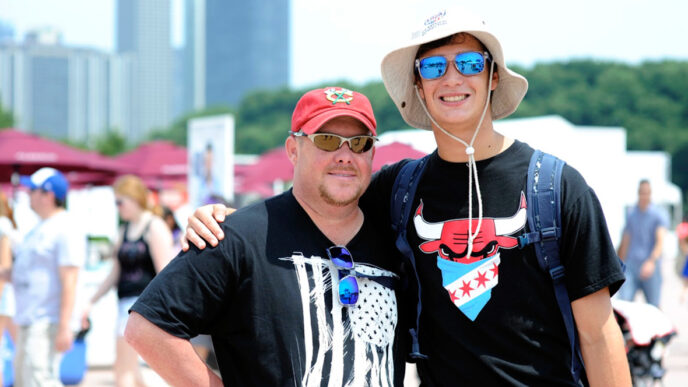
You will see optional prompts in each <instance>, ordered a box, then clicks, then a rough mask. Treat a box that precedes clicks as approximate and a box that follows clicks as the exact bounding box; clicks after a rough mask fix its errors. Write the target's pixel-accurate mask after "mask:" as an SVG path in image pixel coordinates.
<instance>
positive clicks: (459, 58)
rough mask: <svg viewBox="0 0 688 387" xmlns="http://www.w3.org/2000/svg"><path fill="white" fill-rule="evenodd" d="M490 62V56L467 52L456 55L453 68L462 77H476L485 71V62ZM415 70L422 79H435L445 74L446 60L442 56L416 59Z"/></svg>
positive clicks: (484, 53)
mask: <svg viewBox="0 0 688 387" xmlns="http://www.w3.org/2000/svg"><path fill="white" fill-rule="evenodd" d="M486 60H491V58H490V54H489V53H488V52H487V51H485V52H477V51H469V52H462V53H459V54H456V57H455V58H454V66H456V70H458V71H459V72H460V73H461V74H463V75H468V76H470V75H477V74H480V73H482V72H483V70H485V61H486ZM416 69H417V70H418V74H420V76H421V78H423V79H437V78H440V77H441V76H443V75H444V74H445V73H446V72H447V58H445V57H443V56H429V57H427V58H423V59H416Z"/></svg>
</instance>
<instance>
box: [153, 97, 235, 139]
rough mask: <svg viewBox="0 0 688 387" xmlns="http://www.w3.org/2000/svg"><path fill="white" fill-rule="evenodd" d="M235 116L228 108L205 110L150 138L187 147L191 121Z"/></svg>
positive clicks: (215, 107) (176, 122) (157, 130)
mask: <svg viewBox="0 0 688 387" xmlns="http://www.w3.org/2000/svg"><path fill="white" fill-rule="evenodd" d="M228 113H229V114H234V110H233V109H232V108H230V107H227V106H212V107H208V108H206V109H203V110H199V111H195V112H191V113H187V114H185V115H184V116H182V117H180V118H178V119H177V120H175V121H174V122H173V123H172V125H170V126H169V127H167V128H159V129H156V130H153V131H151V133H150V135H149V136H148V138H149V139H150V140H170V141H173V142H174V143H175V144H177V145H181V146H186V145H187V138H186V137H187V125H188V124H189V120H191V119H193V118H199V117H207V116H214V115H219V114H228Z"/></svg>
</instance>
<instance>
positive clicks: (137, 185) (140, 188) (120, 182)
mask: <svg viewBox="0 0 688 387" xmlns="http://www.w3.org/2000/svg"><path fill="white" fill-rule="evenodd" d="M112 187H113V189H114V190H115V194H117V195H122V196H127V197H129V198H131V199H133V200H134V201H135V202H136V203H137V204H138V205H139V206H140V207H141V208H143V209H147V208H148V194H149V192H148V188H147V187H146V185H145V184H144V183H143V180H141V179H140V178H139V177H137V176H134V175H124V176H122V177H120V178H119V179H117V180H116V181H115V183H114V184H113V185H112Z"/></svg>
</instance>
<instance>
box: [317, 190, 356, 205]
mask: <svg viewBox="0 0 688 387" xmlns="http://www.w3.org/2000/svg"><path fill="white" fill-rule="evenodd" d="M318 191H319V192H320V198H321V199H323V200H324V201H325V203H327V204H329V205H331V206H336V207H346V206H348V205H350V204H353V203H355V202H357V201H358V199H359V198H360V197H361V195H363V189H362V188H361V187H358V190H357V191H356V193H355V194H353V195H352V196H351V197H349V198H348V199H343V200H337V199H335V198H334V197H332V195H330V193H329V192H328V191H327V188H326V187H325V186H324V185H320V186H319V187H318Z"/></svg>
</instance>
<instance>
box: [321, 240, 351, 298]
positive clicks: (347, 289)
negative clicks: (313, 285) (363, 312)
mask: <svg viewBox="0 0 688 387" xmlns="http://www.w3.org/2000/svg"><path fill="white" fill-rule="evenodd" d="M327 256H328V257H329V258H330V260H331V261H332V263H333V264H334V265H335V266H337V268H338V269H340V270H339V289H338V292H339V302H340V303H341V304H342V305H344V306H352V305H355V304H356V302H357V301H358V280H357V279H356V276H354V275H350V274H348V272H349V271H350V270H353V269H354V259H353V257H352V256H351V253H350V252H349V250H348V249H347V248H346V247H344V246H332V247H330V248H328V249H327Z"/></svg>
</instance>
